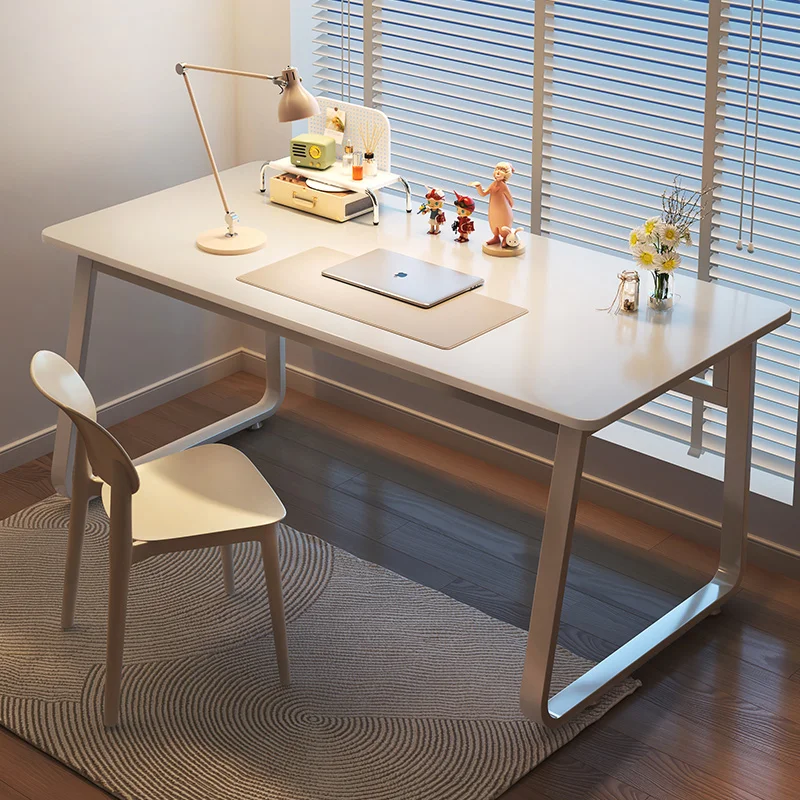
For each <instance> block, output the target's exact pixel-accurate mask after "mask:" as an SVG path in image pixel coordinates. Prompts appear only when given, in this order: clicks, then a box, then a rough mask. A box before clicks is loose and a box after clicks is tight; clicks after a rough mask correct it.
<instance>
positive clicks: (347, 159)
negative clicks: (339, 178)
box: [342, 139, 353, 170]
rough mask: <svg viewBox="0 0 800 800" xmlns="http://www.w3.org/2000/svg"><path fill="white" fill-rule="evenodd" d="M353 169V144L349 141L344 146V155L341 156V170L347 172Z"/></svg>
mask: <svg viewBox="0 0 800 800" xmlns="http://www.w3.org/2000/svg"><path fill="white" fill-rule="evenodd" d="M352 167H353V143H352V142H351V141H350V139H348V140H347V144H346V145H345V146H344V153H343V154H342V169H345V170H349V169H352Z"/></svg>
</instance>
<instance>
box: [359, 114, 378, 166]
mask: <svg viewBox="0 0 800 800" xmlns="http://www.w3.org/2000/svg"><path fill="white" fill-rule="evenodd" d="M359 133H360V134H361V143H362V144H363V145H364V177H367V178H374V177H375V176H376V175H377V174H378V163H377V161H376V160H375V149H376V148H377V146H378V142H380V140H381V136H382V135H383V125H382V124H381V123H369V124H367V125H361V126H360V127H359Z"/></svg>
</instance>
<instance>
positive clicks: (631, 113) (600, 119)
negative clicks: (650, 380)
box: [542, 0, 708, 445]
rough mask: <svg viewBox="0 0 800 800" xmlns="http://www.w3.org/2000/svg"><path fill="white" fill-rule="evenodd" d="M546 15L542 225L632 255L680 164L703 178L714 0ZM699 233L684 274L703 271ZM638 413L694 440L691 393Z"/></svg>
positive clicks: (566, 1)
mask: <svg viewBox="0 0 800 800" xmlns="http://www.w3.org/2000/svg"><path fill="white" fill-rule="evenodd" d="M667 20H668V23H667V22H666V21H667ZM546 25H547V29H546V47H547V56H546V64H545V66H546V71H545V93H544V132H543V138H544V149H543V159H544V160H543V178H542V233H545V234H550V235H552V236H555V237H557V238H560V239H566V240H569V241H572V242H574V243H576V244H581V245H585V246H588V247H593V248H597V249H600V250H604V251H607V252H609V251H610V252H614V253H619V254H623V255H625V256H626V257H629V253H628V243H627V237H628V233H629V231H630V230H631V228H634V227H636V226H637V225H639V224H641V222H642V221H643V220H644V219H646V218H647V217H651V216H654V215H655V214H657V213H659V212H660V209H661V193H662V192H663V191H664V188H665V187H666V186H669V185H670V184H671V183H672V181H673V179H674V177H675V176H676V175H678V176H681V180H682V183H683V185H684V186H685V187H686V188H687V189H689V190H694V191H699V190H700V188H701V168H702V156H703V123H704V113H703V112H704V96H705V79H706V46H707V31H708V2H707V1H706V2H703V0H652V1H651V2H635V1H629V0H597V1H596V2H585V0H556V2H555V3H553V4H552V5H551V6H550V13H548V15H547V19H546ZM667 65H668V68H667ZM693 238H694V241H695V245H694V246H693V247H691V248H689V249H686V250H684V258H683V263H682V265H681V273H686V272H689V273H693V274H697V239H698V236H697V231H696V230H695V231H694V237H693ZM680 281H681V274H678V275H676V281H675V283H676V291H677V292H680ZM650 282H651V278H650V276H649V275H645V274H643V275H642V293H643V294H644V295H645V296H646V293H649V291H650V289H651V288H652V287H651V286H650ZM629 421H630V422H632V423H634V424H637V425H639V426H641V427H644V428H647V429H648V430H654V431H657V432H659V433H662V434H665V435H669V436H671V437H674V438H677V439H679V440H681V441H685V442H686V443H687V445H688V443H689V442H690V441H691V432H692V399H691V398H689V397H686V396H683V395H678V394H673V393H669V394H667V395H664V396H663V397H661V398H659V399H658V400H657V401H654V402H652V403H649V404H648V405H647V406H645V407H644V408H643V409H640V410H638V411H636V412H634V413H633V414H632V415H631V416H630V418H629Z"/></svg>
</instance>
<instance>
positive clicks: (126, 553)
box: [103, 497, 133, 727]
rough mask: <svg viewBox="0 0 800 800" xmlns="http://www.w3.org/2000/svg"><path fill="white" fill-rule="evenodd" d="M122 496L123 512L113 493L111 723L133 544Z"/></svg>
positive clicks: (115, 717)
mask: <svg viewBox="0 0 800 800" xmlns="http://www.w3.org/2000/svg"><path fill="white" fill-rule="evenodd" d="M120 499H121V501H122V502H120V503H119V505H125V503H126V501H127V506H128V509H127V513H125V509H119V512H120V513H119V514H116V513H115V511H117V509H116V508H115V502H114V500H115V498H113V497H112V500H111V536H110V547H109V580H108V632H107V640H106V687H105V698H104V705H103V710H104V714H103V716H104V721H105V724H106V725H107V726H109V727H111V726H114V725H117V724H118V723H119V707H120V694H121V688H122V654H123V650H124V647H125V621H126V617H127V611H128V585H129V583H130V573H131V555H132V553H131V551H132V548H133V539H132V536H131V528H130V497H127V498H124V497H123V498H120Z"/></svg>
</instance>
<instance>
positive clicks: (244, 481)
mask: <svg viewBox="0 0 800 800" xmlns="http://www.w3.org/2000/svg"><path fill="white" fill-rule="evenodd" d="M136 470H137V472H138V473H139V479H140V481H141V487H140V489H139V491H138V492H136V494H134V495H133V508H132V516H133V526H132V527H133V539H134V541H142V542H155V541H163V540H166V539H179V538H182V537H186V536H198V535H203V534H208V533H219V532H221V531H234V530H242V529H246V528H256V527H260V526H263V525H270V524H272V523H274V522H278V521H279V520H282V519H283V518H284V517H285V516H286V509H285V508H284V507H283V503H281V501H280V499H279V498H278V496H277V495H276V494H275V492H274V491H273V490H272V487H271V486H270V485H269V484H268V483H267V481H266V480H265V479H264V477H263V476H262V475H261V473H260V472H259V471H258V469H257V468H256V467H255V465H254V464H253V463H252V462H251V461H250V459H249V458H247V456H245V455H244V454H243V453H240V452H239V451H238V450H237V449H236V448H234V447H230V446H228V445H225V444H207V445H201V446H200V447H193V448H191V449H190V450H184V451H182V452H180V453H174V454H173V455H169V456H164V457H163V458H159V459H157V460H155V461H150V462H148V463H146V464H142V465H140V466H137V468H136ZM103 505H104V506H105V509H106V512H107V513H108V514H109V515H110V514H111V487H110V486H108V484H104V485H103Z"/></svg>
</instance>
